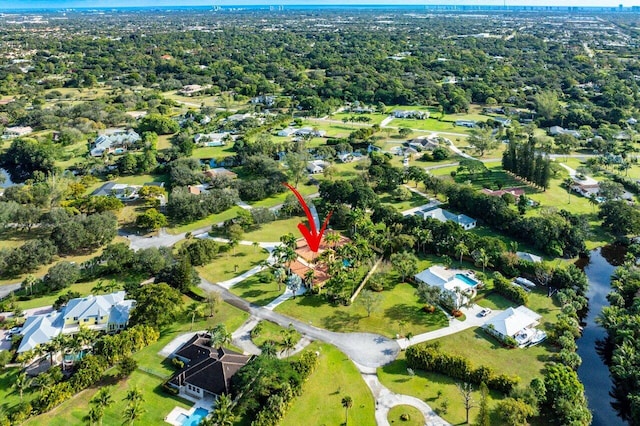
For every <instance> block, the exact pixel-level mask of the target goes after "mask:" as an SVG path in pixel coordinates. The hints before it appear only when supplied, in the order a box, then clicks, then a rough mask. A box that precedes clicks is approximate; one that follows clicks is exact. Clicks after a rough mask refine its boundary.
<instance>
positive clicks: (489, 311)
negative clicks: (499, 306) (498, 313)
mask: <svg viewBox="0 0 640 426" xmlns="http://www.w3.org/2000/svg"><path fill="white" fill-rule="evenodd" d="M490 313H491V309H490V308H484V309H482V310H481V311H480V316H481V317H486V316H487V315H489V314H490Z"/></svg>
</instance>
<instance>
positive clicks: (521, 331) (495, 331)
mask: <svg viewBox="0 0 640 426" xmlns="http://www.w3.org/2000/svg"><path fill="white" fill-rule="evenodd" d="M540 318H542V317H541V316H540V315H539V314H537V313H536V312H534V311H532V310H531V309H529V308H527V307H526V306H518V307H517V308H508V309H506V310H505V311H504V312H501V313H499V314H498V315H496V316H495V317H494V318H492V319H491V320H489V321H487V323H486V324H485V325H484V328H485V330H487V332H489V333H490V334H492V335H494V336H496V337H498V338H499V339H501V340H504V339H506V338H507V337H510V338H513V339H515V340H516V342H518V345H519V346H520V347H524V346H530V345H535V344H537V343H540V342H541V341H543V340H544V339H546V337H547V334H546V333H545V332H544V331H542V330H537V329H536V328H535V326H536V325H538V323H539V321H540Z"/></svg>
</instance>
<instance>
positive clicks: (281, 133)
mask: <svg viewBox="0 0 640 426" xmlns="http://www.w3.org/2000/svg"><path fill="white" fill-rule="evenodd" d="M296 130H297V129H295V128H293V127H287V128H285V129H282V130H278V133H277V135H278V136H282V137H289V136H291V135H293V134H294V133H295V132H296Z"/></svg>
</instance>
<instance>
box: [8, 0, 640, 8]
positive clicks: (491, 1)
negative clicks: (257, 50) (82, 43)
mask: <svg viewBox="0 0 640 426" xmlns="http://www.w3.org/2000/svg"><path fill="white" fill-rule="evenodd" d="M504 3H505V1H504V0H466V1H465V0H399V1H391V0H355V1H354V0H352V1H349V0H129V1H127V0H22V1H15V0H0V10H2V9H42V8H93V7H96V8H97V7H100V8H110V7H168V6H174V7H175V6H213V5H216V6H271V5H273V6H277V5H283V6H292V5H309V6H312V5H314V6H315V5H321V6H330V5H341V6H344V5H354V6H355V5H358V6H362V5H390V6H394V5H397V6H402V5H406V6H424V5H477V6H485V5H486V6H500V5H503V4H504ZM506 4H507V6H588V7H589V6H590V7H594V6H600V7H617V6H618V5H620V4H622V5H623V6H625V7H631V6H635V5H640V0H634V1H633V2H628V3H625V2H623V1H616V0H579V1H575V0H573V1H571V0H565V1H563V0H558V1H554V0H506Z"/></svg>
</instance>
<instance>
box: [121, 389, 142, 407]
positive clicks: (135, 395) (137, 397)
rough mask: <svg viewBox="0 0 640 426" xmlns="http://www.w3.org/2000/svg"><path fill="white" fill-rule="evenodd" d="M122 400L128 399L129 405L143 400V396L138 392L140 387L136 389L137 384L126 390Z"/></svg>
mask: <svg viewBox="0 0 640 426" xmlns="http://www.w3.org/2000/svg"><path fill="white" fill-rule="evenodd" d="M122 400H123V401H129V405H131V404H135V403H141V402H144V397H143V396H142V392H140V389H138V387H137V386H134V387H133V388H131V389H129V390H128V391H127V395H126V396H125V397H124V398H123V399H122Z"/></svg>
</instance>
